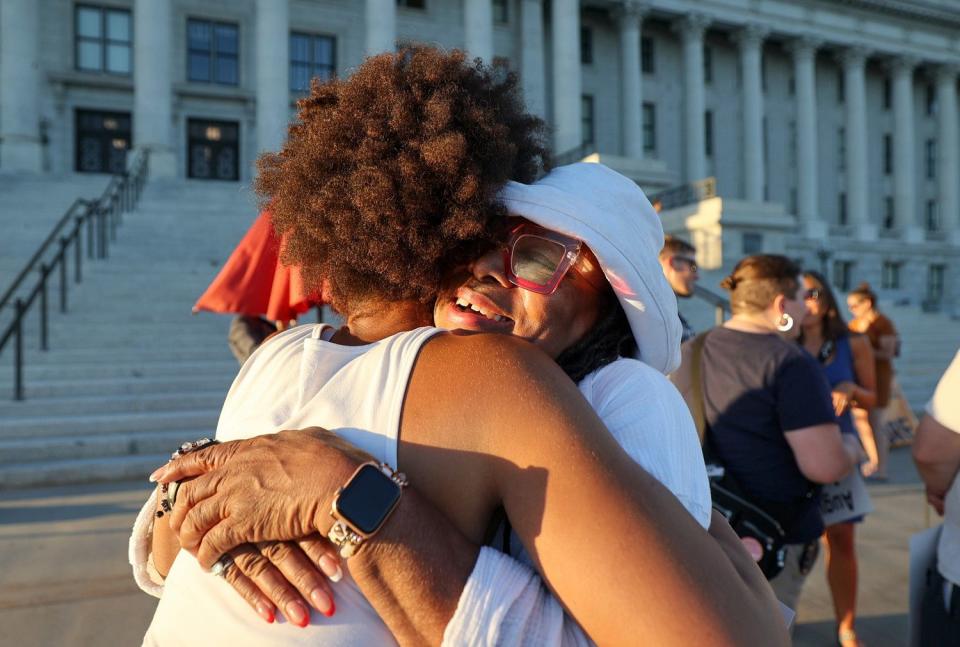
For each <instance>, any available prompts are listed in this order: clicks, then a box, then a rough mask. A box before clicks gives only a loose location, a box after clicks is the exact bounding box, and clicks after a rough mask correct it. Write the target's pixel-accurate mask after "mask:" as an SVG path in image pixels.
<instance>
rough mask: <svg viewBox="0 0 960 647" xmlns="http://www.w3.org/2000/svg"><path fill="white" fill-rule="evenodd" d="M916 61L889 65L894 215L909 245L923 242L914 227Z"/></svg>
mask: <svg viewBox="0 0 960 647" xmlns="http://www.w3.org/2000/svg"><path fill="white" fill-rule="evenodd" d="M916 65H917V61H916V59H914V58H911V57H909V56H901V57H898V58H896V59H894V60H893V61H891V64H890V71H891V72H892V73H893V214H894V218H895V222H896V223H897V226H898V227H899V228H900V232H901V234H902V236H903V237H904V239H905V240H906V241H908V242H920V241H921V240H923V229H922V228H919V227H918V226H917V225H918V223H917V204H916V203H917V193H916V188H915V185H916V182H915V181H914V174H915V173H916V171H917V169H916V162H915V160H916V155H915V153H914V150H915V148H914V146H915V141H914V132H913V131H914V121H913V70H914V68H915V67H916Z"/></svg>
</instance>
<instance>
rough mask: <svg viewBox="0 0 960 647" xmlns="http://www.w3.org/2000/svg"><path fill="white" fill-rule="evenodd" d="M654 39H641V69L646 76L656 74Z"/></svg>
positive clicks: (645, 37)
mask: <svg viewBox="0 0 960 647" xmlns="http://www.w3.org/2000/svg"><path fill="white" fill-rule="evenodd" d="M653 52H654V50H653V39H652V38H651V37H649V36H644V37H643V38H641V39H640V69H641V70H642V71H643V73H644V74H653V73H654V53H653Z"/></svg>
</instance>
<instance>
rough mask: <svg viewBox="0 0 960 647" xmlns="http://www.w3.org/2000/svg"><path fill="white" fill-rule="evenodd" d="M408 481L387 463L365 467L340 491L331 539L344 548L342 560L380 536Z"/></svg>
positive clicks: (333, 510) (338, 491)
mask: <svg viewBox="0 0 960 647" xmlns="http://www.w3.org/2000/svg"><path fill="white" fill-rule="evenodd" d="M406 486H407V478H406V476H404V475H403V474H402V473H399V472H395V471H393V469H391V468H390V466H389V465H387V464H386V463H377V462H374V461H370V462H367V463H363V464H362V465H360V467H358V468H357V470H356V471H355V472H354V473H353V476H351V477H350V480H349V481H347V484H346V485H344V486H343V487H341V488H340V489H339V490H337V494H336V497H334V499H333V505H332V506H331V508H330V516H331V517H333V519H334V523H333V527H332V528H330V531H329V532H328V533H327V539H329V540H330V541H331V542H333V543H334V544H336V545H337V546H339V547H340V556H341V557H343V558H348V557H352V556H353V555H355V554H356V552H357V551H358V550H360V547H361V545H362V544H363V542H364V541H366V540H367V539H369V538H370V537H372V536H373V535H375V534H376V533H377V531H378V530H380V528H382V527H383V524H384V523H386V521H387V519H388V518H390V514H391V513H392V512H393V511H394V509H395V508H396V507H397V504H399V503H400V495H401V494H402V493H403V488H404V487H406Z"/></svg>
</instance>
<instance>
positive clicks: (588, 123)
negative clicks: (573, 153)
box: [580, 94, 594, 146]
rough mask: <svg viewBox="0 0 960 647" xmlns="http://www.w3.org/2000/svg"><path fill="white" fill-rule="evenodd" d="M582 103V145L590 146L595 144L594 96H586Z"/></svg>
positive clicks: (582, 97) (581, 99)
mask: <svg viewBox="0 0 960 647" xmlns="http://www.w3.org/2000/svg"><path fill="white" fill-rule="evenodd" d="M580 102H581V115H582V116H581V117H580V119H581V122H580V126H581V128H582V130H583V132H582V135H581V137H582V143H583V145H584V146H589V145H592V144H593V141H594V139H593V135H594V133H593V123H594V122H593V95H592V94H584V95H583V96H581V97H580Z"/></svg>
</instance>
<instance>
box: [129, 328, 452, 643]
mask: <svg viewBox="0 0 960 647" xmlns="http://www.w3.org/2000/svg"><path fill="white" fill-rule="evenodd" d="M324 332H326V334H324ZM333 332H334V329H333V328H330V327H327V326H321V325H316V326H314V325H310V326H299V327H297V328H294V329H292V330H290V331H287V332H285V333H281V334H280V335H277V336H276V337H275V338H272V339H270V340H269V341H268V342H267V343H266V344H264V345H263V346H262V347H261V348H260V349H258V350H257V352H256V353H254V355H252V356H251V358H250V359H249V360H248V361H247V362H246V363H245V364H244V366H243V369H242V370H241V371H240V373H239V375H238V376H237V378H236V380H235V381H234V384H233V386H232V387H231V389H230V393H229V394H228V395H227V399H226V401H225V402H224V406H223V410H222V411H221V414H220V420H219V422H218V425H217V439H218V440H221V441H227V440H235V439H238V438H248V437H251V436H255V435H260V434H266V433H273V432H276V431H279V430H281V429H289V428H299V427H306V426H309V425H310V424H313V423H316V422H317V421H322V422H323V423H324V424H325V425H326V426H327V427H328V428H330V429H331V430H333V431H335V432H336V433H337V434H338V435H340V436H341V437H342V438H344V439H346V440H347V441H349V442H350V443H351V444H353V445H354V446H356V447H358V448H360V449H362V450H363V451H365V452H367V453H369V454H370V455H371V456H373V457H374V458H376V459H377V460H379V461H382V462H385V463H387V464H389V465H397V435H398V433H399V427H400V412H401V409H402V406H403V399H404V393H405V391H406V388H407V381H408V378H409V375H410V371H411V369H412V367H413V364H414V362H415V361H416V357H417V355H418V353H419V352H420V349H421V346H422V345H423V344H424V343H425V342H426V341H427V340H429V339H430V338H431V337H432V336H433V335H434V334H436V333H438V332H442V331H440V330H439V329H434V328H419V329H416V330H413V331H410V332H407V333H400V334H397V335H393V336H391V337H388V338H386V339H383V340H380V341H378V342H375V343H372V344H367V345H363V346H347V345H341V344H335V343H332V342H330V341H327V339H329V337H330V336H331V334H332V333H333ZM325 338H326V339H325ZM345 575H346V577H345V579H344V581H343V582H341V583H339V584H337V585H336V588H335V591H336V615H335V617H334V618H332V619H323V618H320V617H319V615H317V617H315V619H314V622H313V623H312V624H310V625H308V626H307V628H306V629H301V628H300V627H297V626H295V625H293V624H290V623H279V624H277V625H268V624H265V623H264V622H262V621H261V620H259V619H258V618H257V617H256V615H254V614H252V613H251V612H250V609H249V607H248V606H247V604H246V603H245V602H244V601H243V599H242V598H240V596H238V595H236V592H235V591H234V590H233V589H232V588H230V587H229V586H228V585H227V584H226V583H225V582H224V581H223V580H221V579H220V578H216V577H211V575H210V574H209V573H207V572H205V571H204V570H203V569H202V568H201V567H200V565H199V564H198V563H197V561H196V559H195V558H194V557H193V556H192V555H190V554H189V553H187V552H185V551H181V552H180V553H179V555H178V556H177V559H176V561H175V562H174V565H173V567H172V568H171V570H170V572H169V574H168V576H167V578H166V581H165V587H164V588H165V590H164V595H163V597H162V598H161V600H160V604H159V605H158V607H157V612H156V614H155V616H154V620H153V622H152V623H151V626H150V629H149V630H148V632H147V635H146V637H145V639H144V644H146V645H155V644H156V645H170V644H177V643H178V642H181V641H184V640H185V639H186V638H187V637H188V638H189V642H190V643H192V644H230V643H233V644H253V643H257V644H271V645H283V644H291V645H294V644H304V642H307V643H315V642H321V643H322V644H324V645H363V644H390V643H392V642H393V636H392V635H391V634H390V632H389V630H388V629H387V627H386V625H385V624H384V623H383V621H382V620H381V619H380V617H379V616H378V615H377V613H376V611H374V610H373V608H372V607H371V606H370V604H369V602H367V600H366V598H365V597H364V596H363V594H362V593H361V592H360V589H359V588H358V587H357V585H356V583H355V582H354V581H353V580H352V578H351V576H350V573H349V568H346V569H345Z"/></svg>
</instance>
